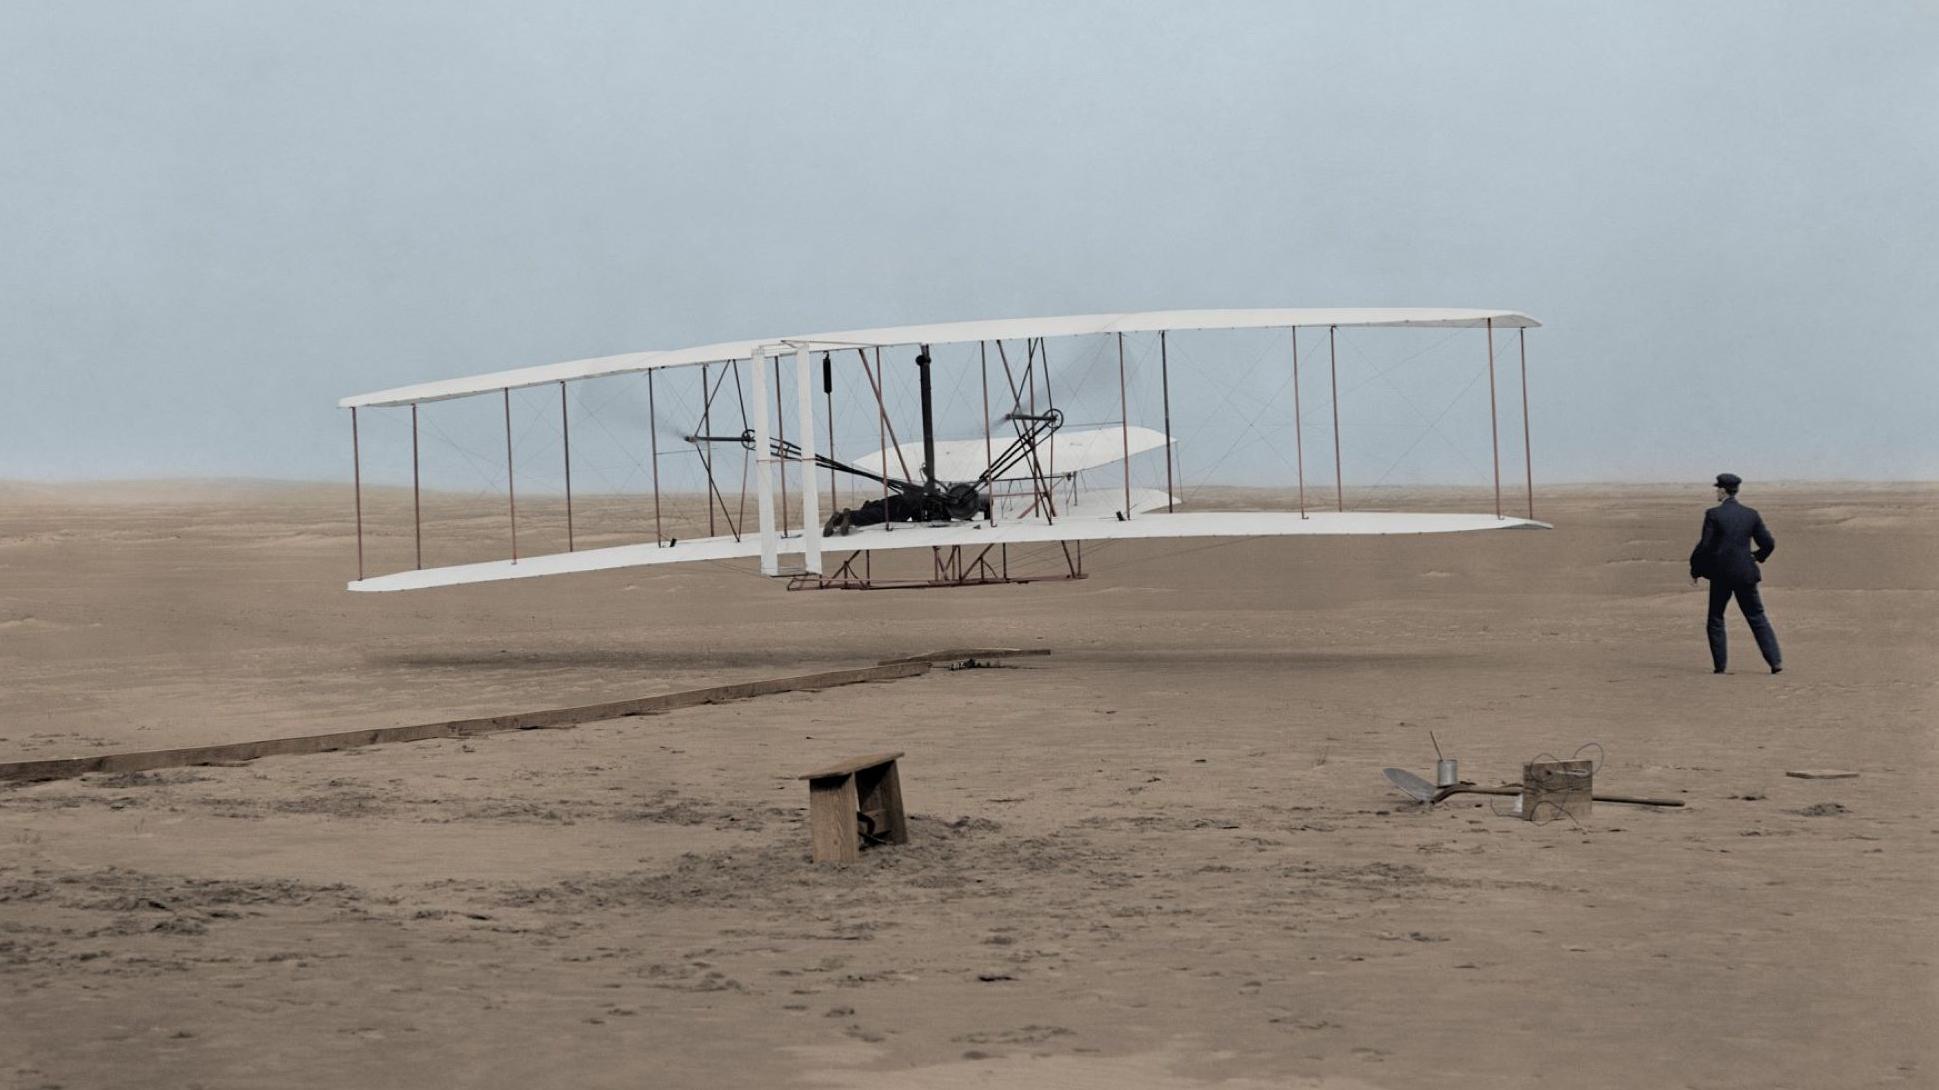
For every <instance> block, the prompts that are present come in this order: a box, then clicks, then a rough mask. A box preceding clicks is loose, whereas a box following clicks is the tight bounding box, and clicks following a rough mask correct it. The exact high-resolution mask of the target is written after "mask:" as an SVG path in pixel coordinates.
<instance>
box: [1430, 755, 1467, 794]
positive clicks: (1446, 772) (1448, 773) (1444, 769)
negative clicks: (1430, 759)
mask: <svg viewBox="0 0 1939 1090" xmlns="http://www.w3.org/2000/svg"><path fill="white" fill-rule="evenodd" d="M1460 763H1461V762H1459V761H1457V760H1455V759H1454V758H1452V757H1443V758H1441V759H1440V760H1438V761H1436V762H1434V786H1436V787H1453V786H1454V785H1456V784H1458V783H1460V782H1461V770H1460Z"/></svg>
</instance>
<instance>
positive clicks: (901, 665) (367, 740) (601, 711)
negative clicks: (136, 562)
mask: <svg viewBox="0 0 1939 1090" xmlns="http://www.w3.org/2000/svg"><path fill="white" fill-rule="evenodd" d="M929 667H930V664H929V661H928V660H927V659H916V660H912V661H909V662H895V663H885V664H883V665H880V666H865V667H861V668H858V669H853V670H830V671H827V672H825V673H819V674H801V675H799V676H796V677H781V678H767V679H763V680H761V681H743V682H740V683H738V684H734V685H716V686H712V687H711V688H706V689H688V690H685V691H682V692H673V693H661V694H660V695H658V696H649V697H642V698H640V699H636V700H616V701H611V702H608V703H605V704H586V705H582V706H580V707H575V708H548V709H546V710H544V711H535V712H521V713H518V714H514V715H493V716H486V717H483V718H479V719H454V720H450V721H448V722H443V723H419V724H416V725H414V726H408V727H376V728H372V729H367V730H350V731H339V732H337V733H334V734H308V735H300V736H298V737H295V738H270V739H266V740H263V741H256V742H231V743H228V744H225V745H217V746H196V747H193V748H189V749H158V750H147V751H144V752H139V753H106V754H101V755H98V756H94V757H71V758H64V759H56V760H48V761H11V762H7V763H0V783H4V782H19V781H29V780H64V779H71V778H73V777H75V776H81V775H85V774H87V773H89V772H145V771H148V770H150V769H156V768H181V767H184V766H188V765H206V764H227V763H231V762H235V761H253V760H256V759H257V758H259V757H284V756H292V755H296V754H304V753H329V752H332V751H334V750H340V749H355V748H357V747H360V746H374V745H382V744H384V743H387V742H422V741H425V740H426V739H431V738H464V737H469V736H471V735H474V734H491V733H494V732H497V731H506V730H556V729H559V728H562V727H572V726H577V725H578V724H580V723H594V722H598V721H600V720H603V719H619V718H622V717H625V716H630V715H650V714H653V713H655V712H665V711H672V710H674V709H676V708H691V707H695V706H697V705H701V704H724V703H726V702H728V701H731V700H746V699H749V698H750V697H757V696H769V695H772V694H774V693H788V692H796V691H800V690H803V689H830V688H834V687H835V686H838V685H854V684H857V683H859V682H864V681H893V680H895V679H897V678H905V677H915V676H917V675H919V674H925V673H928V672H929Z"/></svg>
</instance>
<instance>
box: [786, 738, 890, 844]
mask: <svg viewBox="0 0 1939 1090" xmlns="http://www.w3.org/2000/svg"><path fill="white" fill-rule="evenodd" d="M900 756H902V754H901V753H900V752H896V753H871V754H869V755H868V756H866V757H856V758H853V759H851V760H846V761H842V762H840V763H839V764H833V765H830V766H828V767H827V768H821V769H816V770H815V771H813V772H810V773H808V774H807V775H805V776H803V777H801V778H802V779H804V780H807V781H808V838H809V841H810V842H811V843H812V845H813V847H814V856H815V862H817V863H853V862H854V861H855V860H857V859H859V858H861V855H862V848H863V847H865V846H867V845H871V844H907V843H908V842H909V821H908V819H907V818H905V817H903V815H902V780H901V778H900V777H899V776H897V775H896V770H895V761H896V758H897V757H900Z"/></svg>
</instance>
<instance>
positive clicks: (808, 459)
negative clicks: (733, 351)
mask: <svg viewBox="0 0 1939 1090" xmlns="http://www.w3.org/2000/svg"><path fill="white" fill-rule="evenodd" d="M813 370H814V368H813V367H812V366H810V363H809V359H808V349H807V348H805V347H801V348H796V349H795V350H794V385H795V396H796V398H797V399H798V400H799V401H800V403H801V432H800V434H801V567H802V569H803V570H804V571H806V572H807V573H808V574H810V575H820V574H821V500H820V497H818V496H817V495H816V494H815V384H814V382H812V381H811V377H812V376H811V374H810V372H812V371H813Z"/></svg>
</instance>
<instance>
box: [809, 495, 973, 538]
mask: <svg viewBox="0 0 1939 1090" xmlns="http://www.w3.org/2000/svg"><path fill="white" fill-rule="evenodd" d="M989 517H990V496H989V493H987V492H984V491H982V490H981V489H979V488H977V487H976V486H975V485H973V484H952V485H949V486H947V487H938V488H933V490H930V491H909V492H891V493H890V494H889V495H888V497H887V498H886V499H880V500H870V501H868V502H867V503H865V504H863V505H862V506H860V507H850V508H847V509H845V510H841V511H837V512H835V513H834V514H833V515H830V516H829V518H828V521H827V522H826V523H824V524H823V525H822V528H821V532H822V533H823V534H830V535H832V534H840V535H843V536H846V535H847V534H848V532H849V531H850V530H853V529H854V528H855V527H857V526H879V525H881V524H882V523H885V522H926V523H937V522H970V521H973V520H975V519H979V518H984V519H987V518H989Z"/></svg>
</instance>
